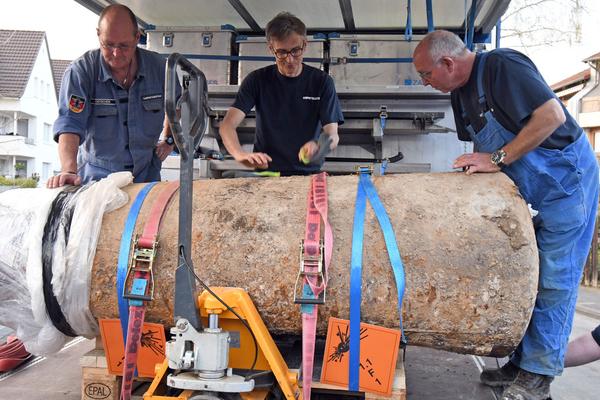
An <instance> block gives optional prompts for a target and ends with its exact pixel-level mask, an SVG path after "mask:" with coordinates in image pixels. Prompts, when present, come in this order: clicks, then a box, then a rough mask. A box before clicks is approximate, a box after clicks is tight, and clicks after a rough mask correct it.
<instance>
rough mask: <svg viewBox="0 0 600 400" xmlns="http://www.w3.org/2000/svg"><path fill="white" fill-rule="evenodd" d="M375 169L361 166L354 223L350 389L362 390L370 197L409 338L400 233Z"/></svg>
mask: <svg viewBox="0 0 600 400" xmlns="http://www.w3.org/2000/svg"><path fill="white" fill-rule="evenodd" d="M370 174H371V170H370V169H369V168H366V167H360V168H359V181H358V188H357V192H356V203H355V210H354V224H353V231H352V256H351V261H350V351H349V352H350V354H349V369H348V389H349V390H352V391H358V390H359V367H360V303H361V292H362V287H361V285H362V253H363V236H364V222H365V211H366V203H367V199H368V200H369V202H370V203H371V207H372V208H373V212H374V213H375V216H376V217H377V220H378V222H379V226H380V228H381V231H382V233H383V237H384V240H385V245H386V248H387V251H388V257H389V260H390V264H391V266H392V271H393V272H394V279H395V281H396V290H397V295H398V316H399V326H400V333H401V346H402V347H405V346H406V337H405V336H404V329H403V328H402V299H403V297H404V289H405V286H406V282H405V276H404V265H403V264H402V258H401V257H400V251H399V249H398V243H397V241H396V235H395V234H394V229H393V227H392V224H391V221H390V219H389V217H388V214H387V212H386V211H385V206H384V205H383V203H382V202H381V200H380V199H379V196H378V194H377V189H376V188H375V186H374V185H373V182H371V178H370Z"/></svg>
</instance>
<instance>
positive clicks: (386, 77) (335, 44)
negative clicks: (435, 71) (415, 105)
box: [329, 35, 422, 87]
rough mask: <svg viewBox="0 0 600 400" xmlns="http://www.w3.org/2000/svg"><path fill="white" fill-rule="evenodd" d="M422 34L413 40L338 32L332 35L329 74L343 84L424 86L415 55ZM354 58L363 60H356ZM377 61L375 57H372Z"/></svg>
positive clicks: (338, 84)
mask: <svg viewBox="0 0 600 400" xmlns="http://www.w3.org/2000/svg"><path fill="white" fill-rule="evenodd" d="M421 38H422V36H413V38H412V40H411V41H406V40H404V37H403V36H398V35H339V36H333V37H332V36H330V37H329V55H330V59H331V63H330V65H329V74H330V75H331V77H332V78H333V80H334V81H335V83H336V86H338V87H339V86H340V85H376V86H409V85H421V84H422V82H421V78H420V77H419V74H418V73H417V71H416V70H415V67H414V66H413V64H412V62H410V60H408V59H412V54H413V51H414V49H415V47H416V46H417V44H419V41H420V40H421ZM369 58H373V59H382V58H384V59H397V58H403V59H407V60H405V61H406V62H382V63H376V62H371V61H370V60H368V59H369ZM353 60H356V61H360V62H353ZM373 61H376V60H373Z"/></svg>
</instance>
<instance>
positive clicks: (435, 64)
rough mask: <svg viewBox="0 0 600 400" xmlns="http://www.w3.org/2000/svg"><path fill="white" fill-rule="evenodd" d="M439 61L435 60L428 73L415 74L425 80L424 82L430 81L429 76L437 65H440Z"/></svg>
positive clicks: (419, 72)
mask: <svg viewBox="0 0 600 400" xmlns="http://www.w3.org/2000/svg"><path fill="white" fill-rule="evenodd" d="M440 61H441V60H437V61H436V62H434V63H433V66H432V67H431V69H430V70H429V71H417V73H418V74H419V76H420V77H421V79H426V80H429V79H431V74H432V73H433V70H434V69H435V68H436V67H437V65H438V64H439V63H440Z"/></svg>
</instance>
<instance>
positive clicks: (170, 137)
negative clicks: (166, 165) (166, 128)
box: [165, 136, 175, 146]
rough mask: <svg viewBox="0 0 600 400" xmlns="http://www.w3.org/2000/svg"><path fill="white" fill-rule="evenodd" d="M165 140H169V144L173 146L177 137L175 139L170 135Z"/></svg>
mask: <svg viewBox="0 0 600 400" xmlns="http://www.w3.org/2000/svg"><path fill="white" fill-rule="evenodd" d="M165 142H167V144H168V145H170V146H172V145H173V143H175V139H173V136H169V137H168V138H166V139H165Z"/></svg>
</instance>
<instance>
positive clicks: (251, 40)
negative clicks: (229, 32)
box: [236, 35, 325, 83]
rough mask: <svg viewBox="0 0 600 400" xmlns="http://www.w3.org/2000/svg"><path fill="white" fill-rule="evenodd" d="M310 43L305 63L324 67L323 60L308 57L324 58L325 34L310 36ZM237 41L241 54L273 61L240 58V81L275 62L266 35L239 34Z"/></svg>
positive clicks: (305, 55)
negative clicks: (312, 59)
mask: <svg viewBox="0 0 600 400" xmlns="http://www.w3.org/2000/svg"><path fill="white" fill-rule="evenodd" d="M307 41H308V44H307V45H306V50H305V51H304V60H305V61H304V63H305V64H307V65H310V66H313V67H315V68H319V69H323V63H322V62H321V61H318V62H317V61H309V60H307V59H308V58H317V59H319V60H322V59H323V48H324V46H323V45H324V43H325V36H324V35H315V36H313V37H309V38H308V40H307ZM236 43H237V44H238V45H239V54H240V56H242V57H243V56H259V57H270V58H271V59H272V61H249V60H240V63H239V69H238V83H241V82H242V80H244V78H245V77H246V76H247V75H248V74H249V73H250V72H252V71H254V70H255V69H258V68H262V67H266V66H267V65H271V64H274V63H275V57H274V56H273V54H271V52H270V51H269V48H268V45H267V39H266V38H264V37H245V36H239V37H238V38H237V39H236Z"/></svg>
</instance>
